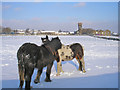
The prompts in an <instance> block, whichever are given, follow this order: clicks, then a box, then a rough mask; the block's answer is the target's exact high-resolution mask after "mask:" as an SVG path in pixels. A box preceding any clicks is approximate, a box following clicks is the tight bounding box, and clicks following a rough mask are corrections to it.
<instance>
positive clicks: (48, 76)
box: [45, 62, 53, 82]
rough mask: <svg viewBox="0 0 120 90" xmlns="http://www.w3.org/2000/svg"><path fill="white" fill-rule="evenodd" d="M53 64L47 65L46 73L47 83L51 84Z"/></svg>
mask: <svg viewBox="0 0 120 90" xmlns="http://www.w3.org/2000/svg"><path fill="white" fill-rule="evenodd" d="M52 65H53V62H52V63H51V64H48V65H47V71H46V79H45V81H46V82H51V80H50V74H51V68H52Z"/></svg>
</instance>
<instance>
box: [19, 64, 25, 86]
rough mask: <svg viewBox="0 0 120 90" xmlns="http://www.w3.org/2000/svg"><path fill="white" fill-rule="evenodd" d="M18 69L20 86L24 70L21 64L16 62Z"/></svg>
mask: <svg viewBox="0 0 120 90" xmlns="http://www.w3.org/2000/svg"><path fill="white" fill-rule="evenodd" d="M18 70H19V79H20V85H19V87H20V88H22V87H23V84H24V70H23V67H22V65H20V64H18Z"/></svg>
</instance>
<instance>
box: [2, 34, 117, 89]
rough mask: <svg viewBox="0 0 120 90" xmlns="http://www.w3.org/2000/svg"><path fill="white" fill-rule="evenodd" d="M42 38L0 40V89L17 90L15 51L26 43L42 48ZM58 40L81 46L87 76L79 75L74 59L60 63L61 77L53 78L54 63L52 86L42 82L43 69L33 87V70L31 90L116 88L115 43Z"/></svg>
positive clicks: (92, 39)
mask: <svg viewBox="0 0 120 90" xmlns="http://www.w3.org/2000/svg"><path fill="white" fill-rule="evenodd" d="M41 37H45V36H44V35H42V36H2V43H1V42H0V45H2V49H1V48H0V54H2V59H1V60H0V61H2V63H0V66H1V68H2V79H1V80H2V88H18V86H19V77H18V66H17V57H16V53H17V50H18V48H19V47H20V46H21V45H22V44H23V43H25V42H31V43H35V44H37V45H41V44H42V42H41ZM49 37H50V38H52V37H55V36H49ZM0 38H1V37H0ZM59 38H60V39H61V42H62V43H63V44H65V45H67V44H72V43H80V44H81V45H83V47H84V53H85V56H84V60H85V66H86V67H85V68H86V73H82V72H81V71H78V62H77V61H76V59H73V60H72V61H65V62H62V67H63V71H64V73H61V75H60V76H56V70H57V62H56V61H55V62H54V65H53V67H52V72H51V79H52V82H44V79H45V76H46V67H45V68H44V70H43V73H42V75H41V78H40V83H39V84H34V82H33V81H34V79H35V76H36V74H37V69H35V70H34V74H33V76H32V81H31V85H32V86H33V88H118V41H113V40H106V39H100V38H95V37H91V36H59ZM0 77H1V76H0Z"/></svg>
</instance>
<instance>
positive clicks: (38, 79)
mask: <svg viewBox="0 0 120 90" xmlns="http://www.w3.org/2000/svg"><path fill="white" fill-rule="evenodd" d="M42 70H43V68H41V69H39V70H38V72H37V76H36V78H35V80H34V83H35V84H37V83H40V76H41V73H42Z"/></svg>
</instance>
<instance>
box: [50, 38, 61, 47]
mask: <svg viewBox="0 0 120 90" xmlns="http://www.w3.org/2000/svg"><path fill="white" fill-rule="evenodd" d="M51 42H52V45H53V46H54V47H55V48H56V49H60V48H61V47H62V43H61V41H60V39H59V37H55V38H52V40H51Z"/></svg>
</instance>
